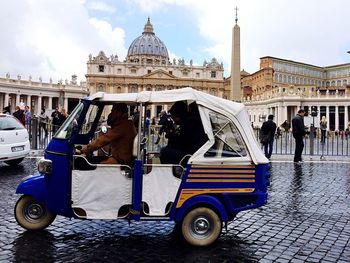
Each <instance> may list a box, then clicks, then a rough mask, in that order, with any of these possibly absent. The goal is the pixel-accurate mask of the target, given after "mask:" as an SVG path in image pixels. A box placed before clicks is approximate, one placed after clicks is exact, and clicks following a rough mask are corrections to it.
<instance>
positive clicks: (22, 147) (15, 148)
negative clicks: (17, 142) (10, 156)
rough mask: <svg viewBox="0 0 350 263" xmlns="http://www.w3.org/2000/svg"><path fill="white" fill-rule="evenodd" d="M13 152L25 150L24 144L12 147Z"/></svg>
mask: <svg viewBox="0 0 350 263" xmlns="http://www.w3.org/2000/svg"><path fill="white" fill-rule="evenodd" d="M11 150H12V152H20V151H24V146H15V147H11Z"/></svg>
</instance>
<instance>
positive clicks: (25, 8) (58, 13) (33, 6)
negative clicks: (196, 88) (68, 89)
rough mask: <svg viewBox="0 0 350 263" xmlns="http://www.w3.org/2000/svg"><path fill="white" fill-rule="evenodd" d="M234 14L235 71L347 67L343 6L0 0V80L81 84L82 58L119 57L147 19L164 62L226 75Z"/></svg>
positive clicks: (247, 0)
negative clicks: (282, 63) (237, 39)
mask: <svg viewBox="0 0 350 263" xmlns="http://www.w3.org/2000/svg"><path fill="white" fill-rule="evenodd" d="M236 6H238V9H239V11H238V19H239V21H238V24H239V26H240V28H241V53H242V54H241V67H242V69H245V70H246V71H248V72H250V73H252V72H254V71H257V70H258V69H259V58H260V57H263V56H275V57H280V58H284V59H290V60H294V61H300V62H304V63H308V64H313V65H318V66H329V65H334V64H340V63H349V62H350V55H349V54H347V53H346V52H347V51H349V50H350V34H349V28H350V20H349V19H348V12H349V10H350V1H349V0H333V1H328V0H307V1H306V0H293V1H287V0H216V1H213V0H148V1H147V0H7V1H6V0H0V36H1V41H0V77H5V75H6V73H7V72H9V73H10V75H11V78H16V77H17V75H18V74H20V75H21V76H22V79H28V76H29V75H31V76H32V77H33V80H38V78H39V77H40V76H41V77H42V79H43V81H45V82H48V81H49V78H50V77H52V79H53V80H54V81H55V82H57V81H58V80H59V79H63V80H64V79H70V78H71V75H73V74H77V75H78V78H79V80H85V77H84V75H85V73H86V61H87V59H88V56H89V54H90V53H91V54H92V55H93V56H96V55H97V53H98V52H99V51H100V50H103V51H104V52H105V53H106V55H108V56H109V55H111V54H117V55H118V56H119V59H120V60H123V59H124V58H125V56H126V53H127V49H128V47H129V45H130V44H131V42H132V41H133V40H134V39H135V38H136V37H138V36H139V35H141V33H142V31H143V27H144V24H145V23H146V21H147V17H150V18H151V22H152V24H153V27H154V31H155V33H156V35H157V36H158V37H159V38H160V39H161V40H162V41H163V42H164V43H165V45H166V46H167V48H168V51H169V54H170V57H171V59H172V58H174V57H175V58H183V59H184V60H185V62H186V63H189V60H190V59H192V60H193V62H194V63H195V64H198V65H202V64H203V61H204V60H207V61H208V60H211V58H213V57H215V58H217V59H218V60H219V62H223V63H224V67H225V75H226V76H228V75H229V72H230V58H231V31H232V27H233V26H234V19H235V11H234V8H235V7H236Z"/></svg>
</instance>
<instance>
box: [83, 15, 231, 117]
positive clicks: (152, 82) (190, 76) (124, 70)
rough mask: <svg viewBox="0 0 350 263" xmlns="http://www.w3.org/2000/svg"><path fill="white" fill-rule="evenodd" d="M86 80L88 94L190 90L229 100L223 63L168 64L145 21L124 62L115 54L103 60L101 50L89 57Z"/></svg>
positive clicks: (161, 45) (180, 61)
mask: <svg viewBox="0 0 350 263" xmlns="http://www.w3.org/2000/svg"><path fill="white" fill-rule="evenodd" d="M86 80H87V85H88V88H89V90H90V93H95V92H98V91H104V92H107V93H124V92H140V91H143V90H150V91H151V90H157V91H158V90H169V89H178V88H182V87H192V88H194V89H197V90H200V91H204V92H207V93H210V94H212V95H215V96H219V97H222V98H229V97H230V86H229V85H225V78H224V68H223V63H219V62H218V61H217V60H216V59H215V58H212V59H211V60H210V61H204V62H203V65H200V66H199V65H194V64H193V62H192V60H190V61H189V63H186V62H185V60H184V59H178V60H177V61H176V60H175V59H173V60H172V61H170V59H169V55H168V50H167V47H166V46H165V44H164V43H163V41H161V40H160V39H159V38H158V37H157V36H156V35H155V33H154V30H153V25H152V24H151V22H150V19H149V18H148V20H147V22H146V24H145V26H144V30H143V33H142V34H141V35H140V36H139V37H137V38H136V39H135V40H134V41H133V42H132V43H131V45H130V47H129V49H128V53H127V56H126V58H125V59H124V60H122V61H120V60H119V58H118V56H117V55H115V56H113V55H111V56H109V57H107V56H106V54H105V53H104V52H103V51H100V52H99V54H97V56H92V55H90V56H89V60H88V62H87V74H86ZM160 110H161V107H156V108H152V109H151V115H152V116H156V115H157V114H158V113H159V112H160Z"/></svg>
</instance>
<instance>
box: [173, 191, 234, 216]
mask: <svg viewBox="0 0 350 263" xmlns="http://www.w3.org/2000/svg"><path fill="white" fill-rule="evenodd" d="M198 206H208V207H211V208H213V209H214V210H215V211H216V212H217V213H218V214H219V216H220V218H221V221H223V222H226V221H228V216H227V213H226V210H225V207H224V206H223V204H222V203H221V202H220V201H219V200H218V199H217V198H215V197H214V196H210V195H198V196H195V197H192V198H191V199H189V200H187V201H186V202H185V203H184V204H183V205H182V206H181V208H179V209H178V210H177V211H176V214H175V218H174V220H175V222H180V221H182V219H183V218H184V217H185V215H186V214H187V212H188V211H189V210H190V208H191V207H198Z"/></svg>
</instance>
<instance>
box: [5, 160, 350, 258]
mask: <svg viewBox="0 0 350 263" xmlns="http://www.w3.org/2000/svg"><path fill="white" fill-rule="evenodd" d="M35 170H36V159H29V158H28V159H25V161H24V162H23V164H22V165H20V166H18V167H16V168H11V167H9V166H7V165H5V164H2V163H0V262H273V261H276V262H350V163H341V162H336V161H331V162H305V163H302V164H301V165H294V164H293V163H291V162H279V161H273V162H272V176H271V187H270V191H269V202H268V204H267V205H266V206H264V207H262V208H260V209H255V210H250V211H246V212H241V213H240V214H238V216H237V218H236V219H235V221H233V222H231V223H230V224H229V225H228V231H227V233H225V231H224V232H223V234H222V235H221V237H220V238H219V240H218V241H217V242H216V243H215V244H214V245H212V246H210V247H208V248H193V247H190V246H188V245H186V244H185V243H184V242H183V241H182V240H181V238H179V237H178V235H177V234H176V232H174V231H173V227H174V224H173V223H171V222H147V223H144V222H142V223H141V222H136V223H135V222H132V223H131V225H130V226H129V224H128V222H126V221H101V220H99V221H88V220H77V219H67V218H63V217H61V216H58V217H57V218H56V220H55V221H54V222H53V224H52V225H51V226H50V227H48V228H47V230H46V231H40V232H28V231H25V230H24V229H22V228H21V227H20V226H18V225H17V223H16V220H15V219H14V216H13V209H14V205H15V203H16V201H17V199H18V196H17V195H16V194H15V188H16V186H17V184H18V183H19V182H20V180H21V178H23V177H24V176H26V175H28V174H33V173H34V172H35Z"/></svg>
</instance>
